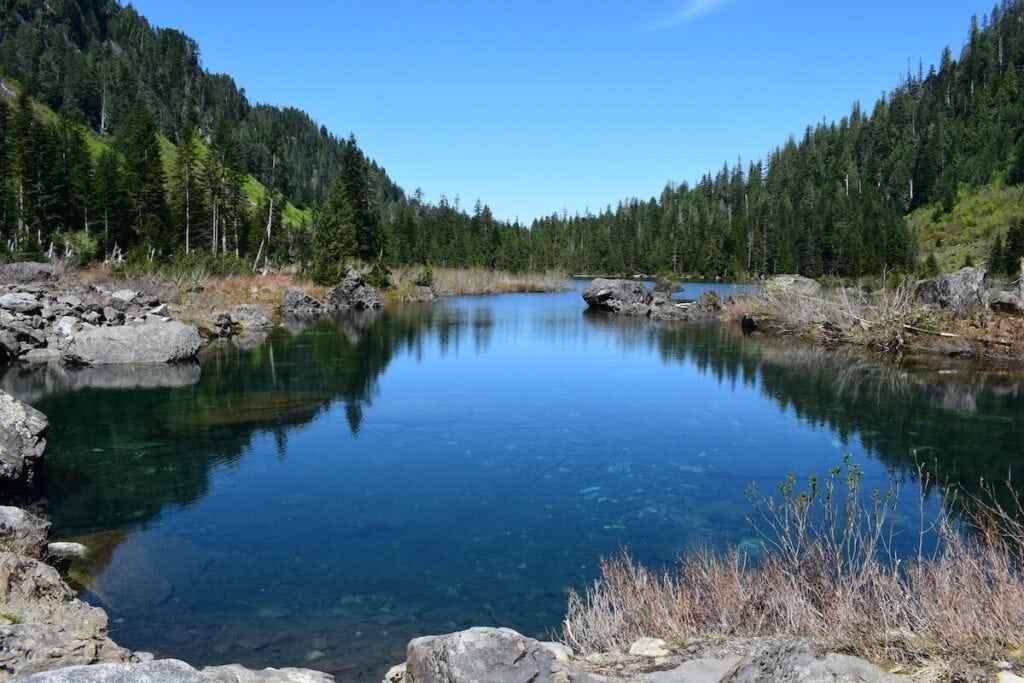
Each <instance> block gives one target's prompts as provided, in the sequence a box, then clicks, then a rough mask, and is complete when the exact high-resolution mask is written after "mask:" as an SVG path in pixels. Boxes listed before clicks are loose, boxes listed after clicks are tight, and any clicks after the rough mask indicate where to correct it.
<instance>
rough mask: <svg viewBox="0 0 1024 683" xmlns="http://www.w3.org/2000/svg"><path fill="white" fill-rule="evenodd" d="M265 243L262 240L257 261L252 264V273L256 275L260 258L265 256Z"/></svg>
mask: <svg viewBox="0 0 1024 683" xmlns="http://www.w3.org/2000/svg"><path fill="white" fill-rule="evenodd" d="M263 242H264V240H260V248H259V251H257V252H256V260H255V261H253V262H252V272H254V273H255V272H256V265H257V264H258V263H259V262H260V256H261V255H262V254H263Z"/></svg>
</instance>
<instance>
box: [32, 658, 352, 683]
mask: <svg viewBox="0 0 1024 683" xmlns="http://www.w3.org/2000/svg"><path fill="white" fill-rule="evenodd" d="M22 680H23V681H25V682H26V683H331V682H332V681H334V677H333V676H330V675H328V674H325V673H322V672H320V671H311V670H309V669H261V670H258V671H255V670H253V669H246V668H245V667H243V666H240V665H238V664H229V665H226V666H208V667H206V668H204V669H202V670H199V669H195V668H193V667H192V666H189V665H188V664H186V663H185V662H182V661H180V660H177V659H154V660H152V661H147V662H135V663H124V664H94V665H92V666H70V667H66V668H62V669H56V670H54V671H47V672H45V673H38V674H34V675H32V676H29V677H28V678H25V679H22Z"/></svg>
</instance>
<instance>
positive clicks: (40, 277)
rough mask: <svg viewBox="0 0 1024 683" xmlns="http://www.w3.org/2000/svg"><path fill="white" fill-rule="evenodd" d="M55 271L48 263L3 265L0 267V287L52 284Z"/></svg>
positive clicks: (29, 262)
mask: <svg viewBox="0 0 1024 683" xmlns="http://www.w3.org/2000/svg"><path fill="white" fill-rule="evenodd" d="M56 277H57V269H56V268H55V267H54V266H53V265H52V264H49V263H33V262H31V261H23V262H21V263H5V264H3V265H0V285H15V284H17V285H39V284H45V283H48V282H52V281H53V280H54V279H56Z"/></svg>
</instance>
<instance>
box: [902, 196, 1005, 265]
mask: <svg viewBox="0 0 1024 683" xmlns="http://www.w3.org/2000/svg"><path fill="white" fill-rule="evenodd" d="M1021 218H1024V186H1014V187H1003V186H1002V183H1000V182H993V183H990V184H989V185H986V186H984V187H979V188H976V189H973V190H967V189H961V190H960V192H959V193H958V194H957V200H956V204H955V205H954V206H953V210H952V211H950V212H949V213H944V214H943V213H940V212H939V211H937V210H936V209H935V207H934V206H924V207H921V208H919V209H917V210H916V211H914V212H913V213H911V214H910V215H909V216H907V221H908V222H909V224H910V226H911V227H912V228H913V229H914V233H915V234H916V235H917V238H918V244H919V245H920V255H921V258H922V259H924V258H926V257H927V256H928V254H929V253H934V254H935V259H936V260H937V261H938V263H939V268H940V270H942V271H949V270H955V269H957V268H960V267H961V266H963V265H964V262H965V261H966V260H967V258H968V257H970V259H971V261H973V262H974V264H975V265H985V263H986V262H987V261H988V252H989V249H990V248H991V246H992V239H993V237H994V236H995V234H996V232H997V231H1002V230H1005V229H1006V228H1007V227H1008V226H1009V225H1010V224H1011V223H1014V222H1015V221H1018V220H1020V219H1021Z"/></svg>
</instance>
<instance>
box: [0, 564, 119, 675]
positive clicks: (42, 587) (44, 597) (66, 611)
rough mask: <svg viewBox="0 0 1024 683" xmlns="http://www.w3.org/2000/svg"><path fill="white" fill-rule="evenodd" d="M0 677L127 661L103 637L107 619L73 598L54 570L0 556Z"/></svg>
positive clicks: (117, 648) (96, 609) (72, 592)
mask: <svg viewBox="0 0 1024 683" xmlns="http://www.w3.org/2000/svg"><path fill="white" fill-rule="evenodd" d="M0 604H2V605H3V618H2V619H0V623H2V624H3V625H0V676H4V675H6V676H11V675H13V676H15V677H21V676H27V675H29V674H33V673H37V672H40V671H47V670H50V669H55V668H59V667H64V666H72V665H76V664H94V663H98V662H127V661H130V660H131V652H129V651H128V650H125V649H124V648H121V647H119V646H118V645H117V644H116V643H114V642H113V641H112V640H110V638H108V637H107V615H106V613H105V612H104V611H103V610H102V609H100V608H98V607H90V606H89V605H87V604H85V603H84V602H82V601H81V600H78V599H77V598H76V597H75V592H74V591H73V590H71V588H70V587H68V585H67V584H66V583H64V581H63V580H62V579H61V577H60V575H59V574H58V573H57V570H56V569H54V568H53V567H51V566H49V565H47V564H44V563H42V562H41V561H39V560H37V559H33V558H31V557H28V556H26V555H18V554H16V553H13V552H2V553H0Z"/></svg>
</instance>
